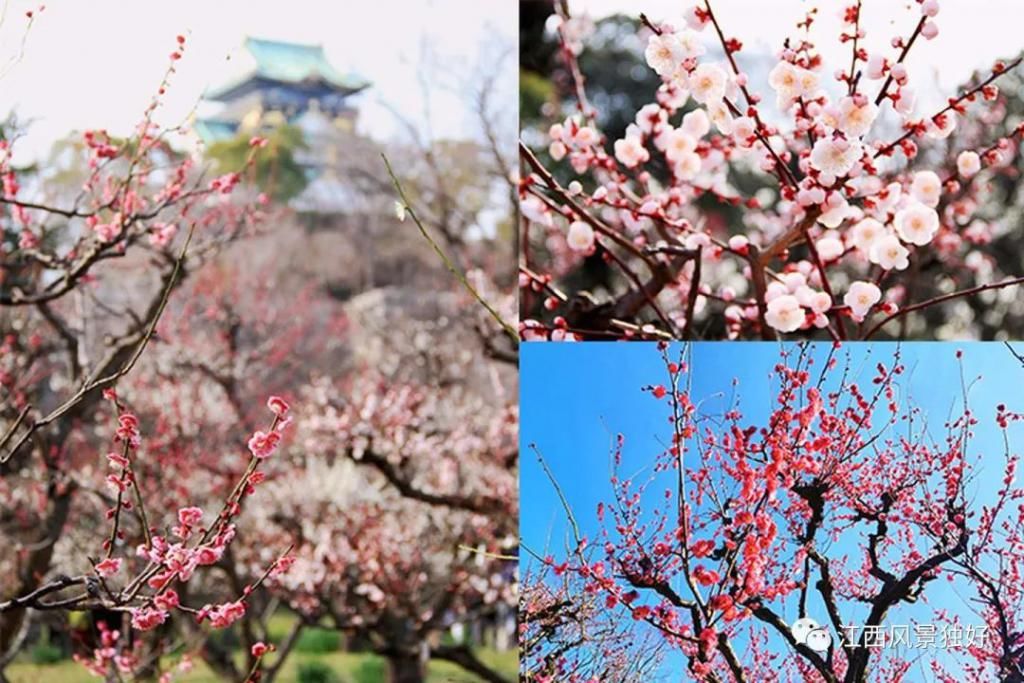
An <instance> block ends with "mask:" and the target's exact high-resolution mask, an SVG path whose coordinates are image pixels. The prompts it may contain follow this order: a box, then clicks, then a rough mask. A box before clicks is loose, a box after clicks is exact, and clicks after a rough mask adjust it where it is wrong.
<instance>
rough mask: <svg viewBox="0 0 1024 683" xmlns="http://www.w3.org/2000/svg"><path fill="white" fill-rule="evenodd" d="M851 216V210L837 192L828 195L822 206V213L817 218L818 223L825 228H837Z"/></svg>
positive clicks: (848, 204)
mask: <svg viewBox="0 0 1024 683" xmlns="http://www.w3.org/2000/svg"><path fill="white" fill-rule="evenodd" d="M852 215H853V209H852V208H851V207H850V203H849V202H848V201H846V197H844V196H843V195H842V194H840V193H838V192H833V193H832V194H831V195H829V198H828V200H827V201H826V202H825V205H824V206H822V213H821V215H820V216H818V222H819V223H821V224H822V225H824V226H825V227H826V228H838V227H839V226H840V225H841V224H842V223H843V221H845V220H846V219H847V218H849V217H850V216H852Z"/></svg>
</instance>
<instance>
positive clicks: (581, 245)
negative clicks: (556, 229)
mask: <svg viewBox="0 0 1024 683" xmlns="http://www.w3.org/2000/svg"><path fill="white" fill-rule="evenodd" d="M566 242H567V243H568V244H569V248H570V249H572V250H573V251H578V252H583V253H586V252H589V251H590V250H591V249H593V248H594V228H592V227H590V224H589V223H585V222H583V221H573V222H572V223H571V224H570V225H569V234H568V235H567V236H566Z"/></svg>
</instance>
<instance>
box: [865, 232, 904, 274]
mask: <svg viewBox="0 0 1024 683" xmlns="http://www.w3.org/2000/svg"><path fill="white" fill-rule="evenodd" d="M909 254H910V252H909V251H908V250H907V248H906V247H904V246H903V245H902V244H901V243H900V241H899V239H898V238H897V237H896V236H895V235H885V236H884V237H881V238H879V239H878V240H876V241H875V242H874V243H873V244H872V245H871V248H870V250H869V251H868V258H869V259H870V260H871V262H872V263H877V264H878V265H879V266H881V267H882V268H883V269H885V270H904V269H905V268H906V267H907V266H908V265H909V264H910V261H909V259H908V258H907V257H908V256H909Z"/></svg>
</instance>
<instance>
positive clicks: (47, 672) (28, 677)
mask: <svg viewBox="0 0 1024 683" xmlns="http://www.w3.org/2000/svg"><path fill="white" fill-rule="evenodd" d="M478 654H479V657H480V658H481V659H482V660H484V661H485V662H487V664H489V665H490V666H492V667H495V668H496V669H497V670H498V671H500V672H501V673H503V674H504V675H505V677H506V678H508V679H509V680H510V681H513V680H515V678H516V667H517V664H516V653H515V652H492V651H487V650H484V651H481V652H479V653H478ZM309 662H321V663H322V664H325V665H327V666H328V667H329V668H330V669H331V671H333V672H334V673H335V674H336V676H337V683H380V682H381V681H383V680H385V678H384V677H385V672H386V669H385V665H384V660H383V659H381V658H380V657H376V656H374V655H367V654H355V653H348V652H330V653H324V654H312V653H307V652H295V653H292V655H291V656H290V657H289V658H288V660H287V661H286V662H285V666H284V669H283V670H282V671H281V675H280V677H279V678H278V680H279V681H282V682H283V681H297V680H298V671H299V667H300V666H302V665H303V664H305V663H309ZM6 673H7V675H8V678H9V679H10V681H11V683H38V682H39V681H47V683H49V681H55V682H57V683H96V681H97V680H98V679H97V678H95V677H93V676H91V675H89V673H88V672H87V671H86V670H85V668H83V667H81V666H79V665H77V664H75V663H73V662H61V663H59V664H51V665H37V664H29V663H27V662H26V663H15V664H13V665H11V666H10V667H8V668H7V671H6ZM176 680H177V681H182V682H187V683H219V682H220V680H221V679H220V678H218V677H217V676H216V675H215V674H213V673H212V672H211V671H210V670H209V669H208V668H207V667H206V665H205V664H203V663H202V662H197V663H196V666H195V668H194V669H193V670H192V672H191V673H189V674H188V675H187V676H182V677H181V678H178V679H176ZM427 680H428V681H429V683H449V682H451V683H477V682H478V681H479V679H478V678H476V677H475V676H471V675H468V674H466V673H464V672H463V671H462V670H461V669H459V668H458V667H457V666H455V665H453V664H449V663H447V662H434V663H431V665H430V669H429V674H428V676H427Z"/></svg>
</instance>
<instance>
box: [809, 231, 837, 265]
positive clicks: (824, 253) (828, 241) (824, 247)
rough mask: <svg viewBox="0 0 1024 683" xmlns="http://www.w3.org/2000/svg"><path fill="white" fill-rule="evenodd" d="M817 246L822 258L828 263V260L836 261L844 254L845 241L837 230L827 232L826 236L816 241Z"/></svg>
mask: <svg viewBox="0 0 1024 683" xmlns="http://www.w3.org/2000/svg"><path fill="white" fill-rule="evenodd" d="M815 248H816V249H817V250H818V255H819V256H820V257H821V260H822V261H825V262H826V263H827V262H828V261H835V260H836V259H837V258H839V257H840V256H842V255H843V251H844V248H843V241H842V240H841V239H840V238H839V235H838V234H836V233H835V232H828V233H826V234H825V236H824V237H822V238H821V239H819V240H818V241H817V242H816V243H815Z"/></svg>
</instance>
